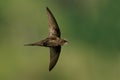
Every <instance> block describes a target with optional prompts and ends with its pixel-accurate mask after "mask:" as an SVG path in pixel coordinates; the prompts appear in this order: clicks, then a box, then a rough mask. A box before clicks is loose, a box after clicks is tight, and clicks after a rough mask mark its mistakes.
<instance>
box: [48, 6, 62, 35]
mask: <svg viewBox="0 0 120 80" xmlns="http://www.w3.org/2000/svg"><path fill="white" fill-rule="evenodd" d="M46 10H47V15H48V23H49V37H60V35H61V32H60V29H59V26H58V24H57V21H56V19H55V17H54V16H53V14H52V12H51V11H50V9H49V8H48V7H46Z"/></svg>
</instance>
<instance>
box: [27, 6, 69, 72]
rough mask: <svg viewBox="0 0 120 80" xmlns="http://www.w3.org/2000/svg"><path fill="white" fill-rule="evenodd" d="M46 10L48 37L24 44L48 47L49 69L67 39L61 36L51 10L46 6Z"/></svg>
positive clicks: (51, 67)
mask: <svg viewBox="0 0 120 80" xmlns="http://www.w3.org/2000/svg"><path fill="white" fill-rule="evenodd" d="M46 11H47V16H48V24H49V34H48V37H47V38H45V39H43V40H41V41H38V42H34V43H31V44H25V46H42V47H48V48H50V63H49V71H51V70H52V69H53V68H54V67H55V65H56V63H57V61H58V59H59V56H60V52H61V46H63V45H64V44H66V43H68V41H67V40H65V39H62V38H61V31H60V28H59V26H58V24H57V21H56V19H55V17H54V15H53V13H52V12H51V10H50V9H49V8H48V7H46Z"/></svg>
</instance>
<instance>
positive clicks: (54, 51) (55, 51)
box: [49, 46, 61, 71]
mask: <svg viewBox="0 0 120 80" xmlns="http://www.w3.org/2000/svg"><path fill="white" fill-rule="evenodd" d="M60 51H61V46H56V47H50V64H49V71H51V70H52V69H53V68H54V66H55V65H56V63H57V61H58V58H59V55H60Z"/></svg>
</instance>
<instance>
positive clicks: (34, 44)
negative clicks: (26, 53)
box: [24, 43, 40, 46]
mask: <svg viewBox="0 0 120 80" xmlns="http://www.w3.org/2000/svg"><path fill="white" fill-rule="evenodd" d="M24 46H40V45H39V44H36V43H31V44H24Z"/></svg>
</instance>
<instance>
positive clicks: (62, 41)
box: [60, 39, 68, 45]
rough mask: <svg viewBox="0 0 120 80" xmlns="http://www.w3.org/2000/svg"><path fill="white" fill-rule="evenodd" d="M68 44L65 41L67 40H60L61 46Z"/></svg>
mask: <svg viewBox="0 0 120 80" xmlns="http://www.w3.org/2000/svg"><path fill="white" fill-rule="evenodd" d="M67 43H68V41H67V40H65V39H61V40H60V44H61V45H64V44H67Z"/></svg>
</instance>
